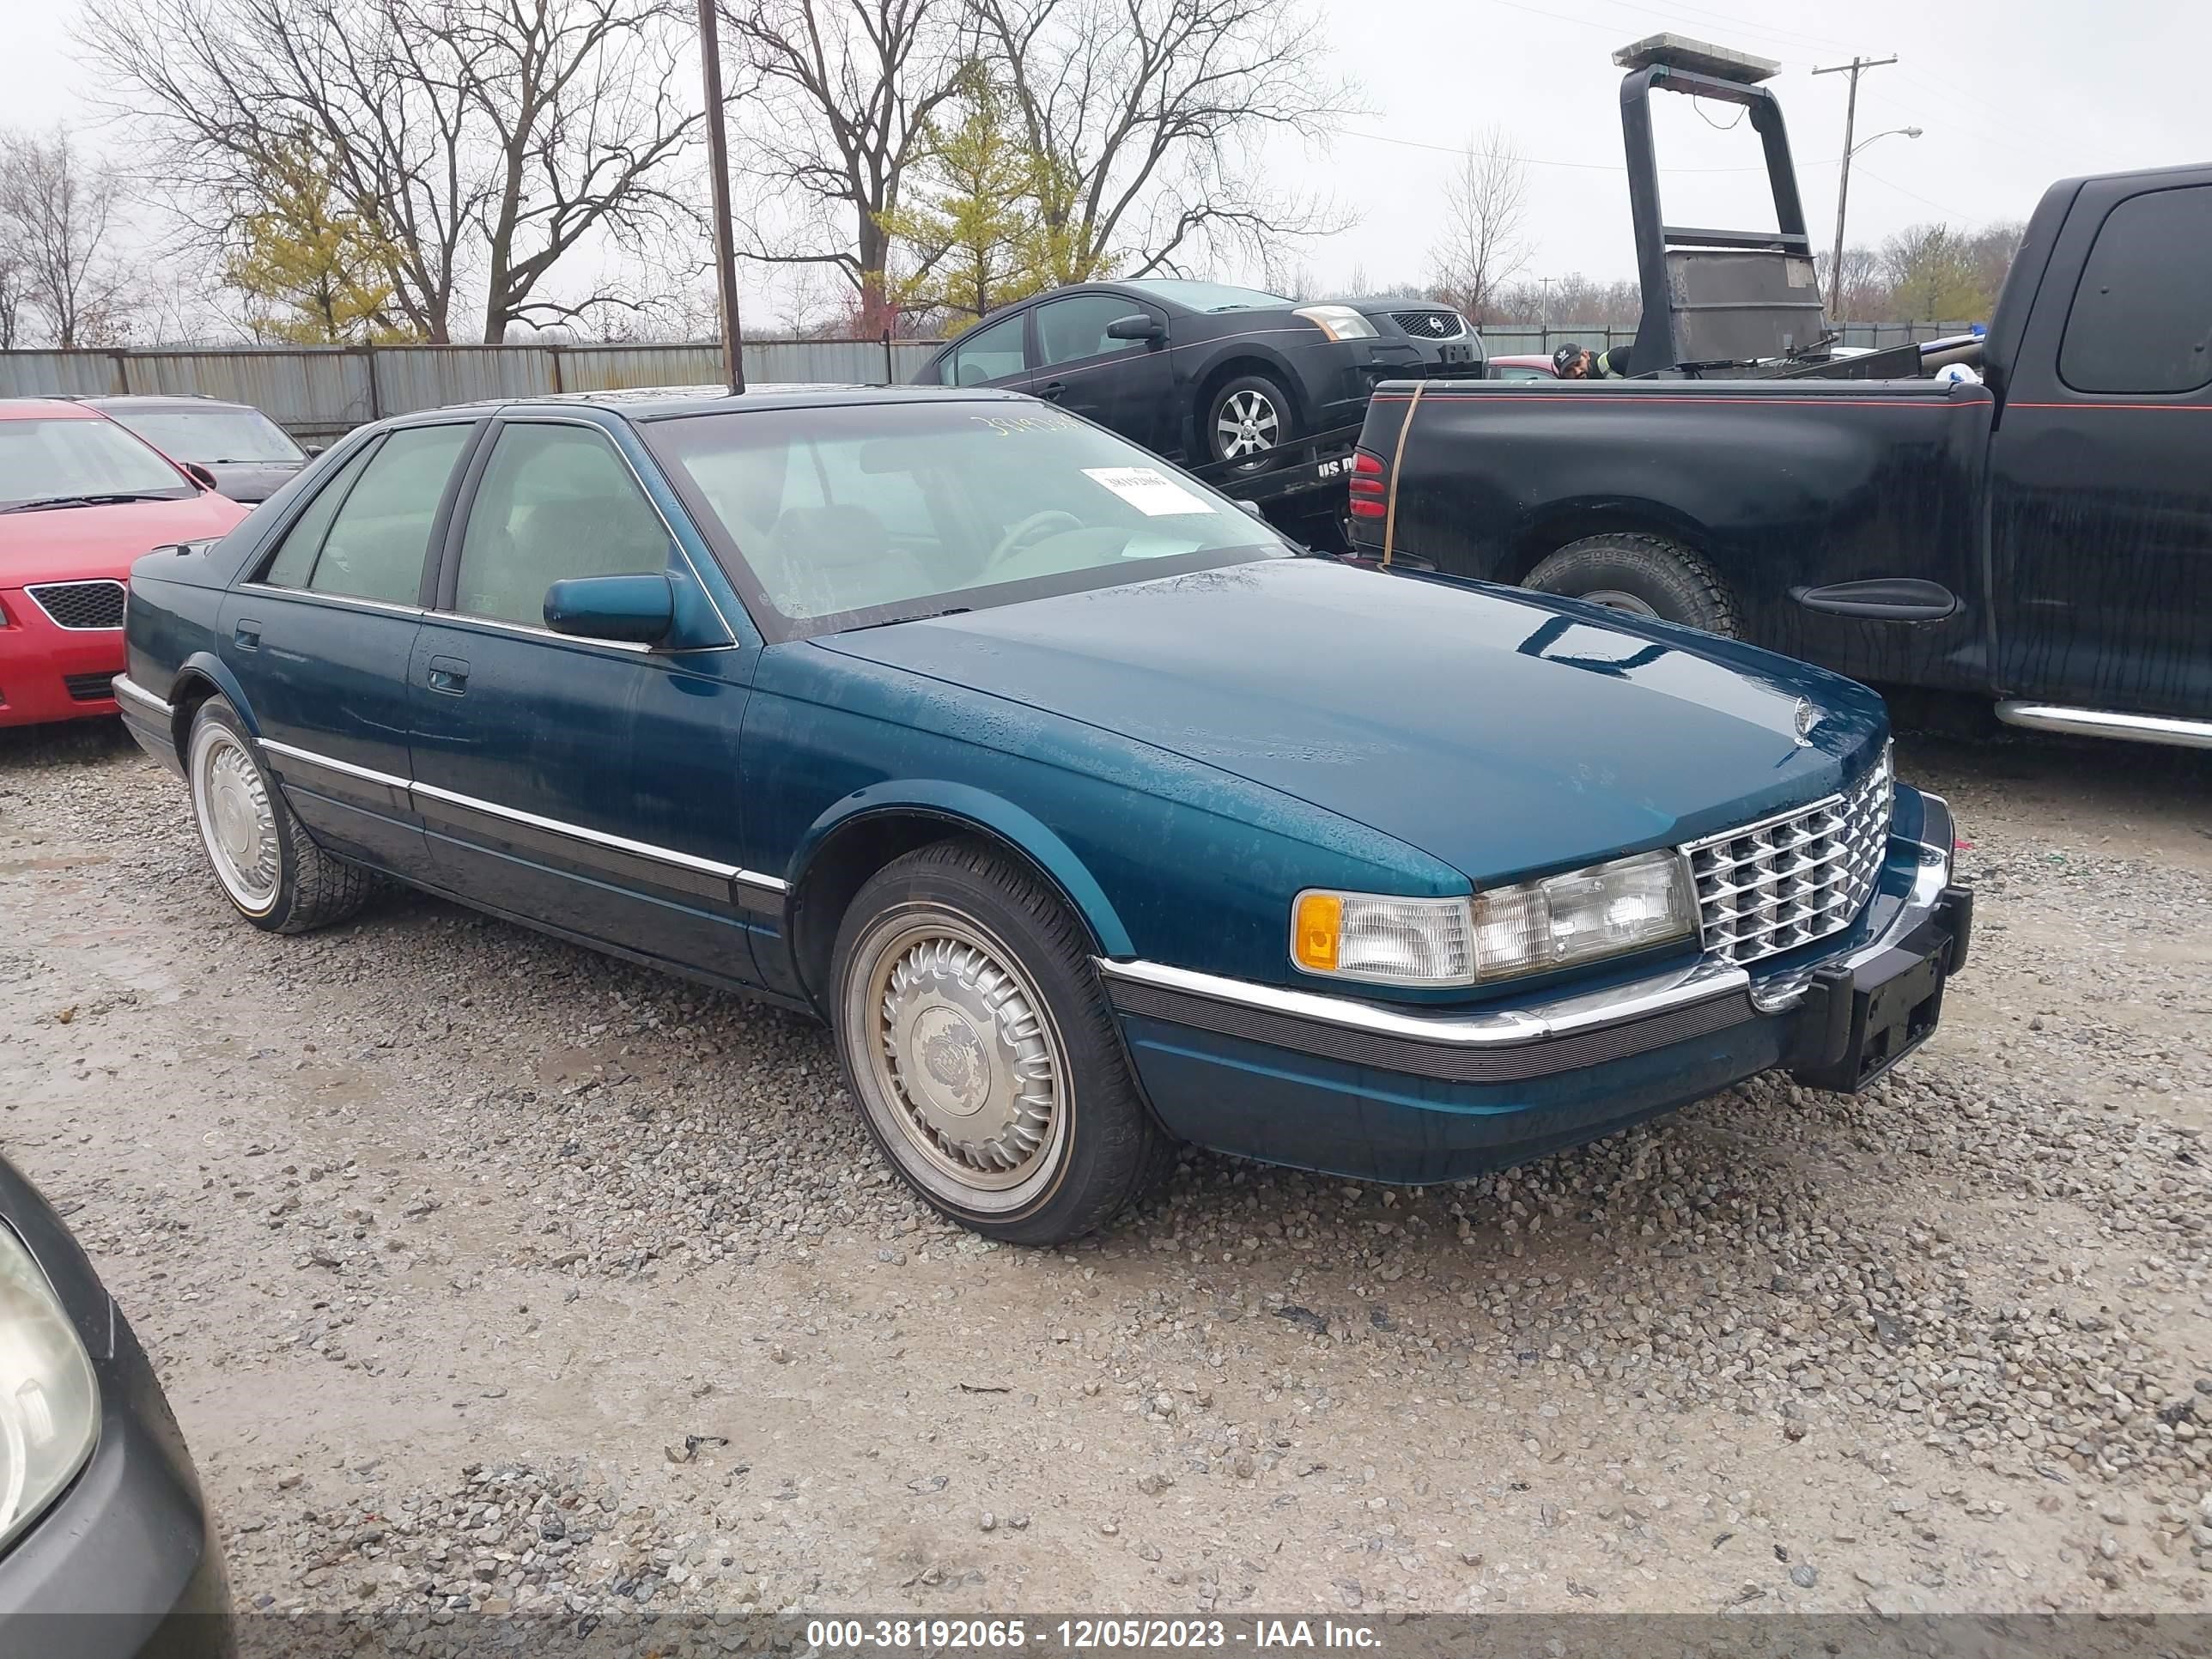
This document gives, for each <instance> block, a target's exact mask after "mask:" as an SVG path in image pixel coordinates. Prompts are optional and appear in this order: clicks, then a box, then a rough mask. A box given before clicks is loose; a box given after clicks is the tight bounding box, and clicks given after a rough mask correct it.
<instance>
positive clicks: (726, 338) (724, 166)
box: [699, 0, 745, 392]
mask: <svg viewBox="0 0 2212 1659" xmlns="http://www.w3.org/2000/svg"><path fill="white" fill-rule="evenodd" d="M714 5H715V0H699V68H700V73H701V75H702V77H703V78H704V80H705V82H706V88H707V160H708V166H709V167H712V168H714V286H715V289H716V291H717V293H718V294H719V295H720V310H721V313H722V379H723V380H724V381H725V382H726V384H727V385H728V386H729V388H730V390H731V391H732V392H743V391H744V389H745V348H744V333H743V331H741V330H740V329H739V328H738V254H737V249H736V248H735V247H734V246H732V240H731V235H730V137H729V131H728V126H727V124H726V121H725V120H724V118H723V112H722V40H721V32H720V29H719V27H717V26H716V21H715V17H714Z"/></svg>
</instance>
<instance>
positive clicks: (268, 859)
mask: <svg viewBox="0 0 2212 1659" xmlns="http://www.w3.org/2000/svg"><path fill="white" fill-rule="evenodd" d="M185 778H186V780H187V781H189V782H190V784H191V797H192V817H193V819H194V821H195V822H196V823H197V824H198V825H199V832H200V846H201V848H202V849H203V850H204V852H205V853H206V854H207V860H208V864H209V866H210V868H212V869H213V870H214V872H215V878H216V884H217V885H219V886H220V887H221V888H222V891H223V896H224V897H226V898H228V900H229V901H230V902H231V904H232V906H233V907H234V908H235V909H236V910H237V911H238V913H239V915H242V916H244V917H245V918H246V920H247V921H250V922H252V924H253V925H254V926H255V927H260V928H264V929H266V930H267V931H268V932H270V933H305V932H307V929H309V928H311V927H324V926H325V925H327V924H329V923H331V922H333V921H343V920H344V919H345V918H346V917H348V916H349V915H352V914H353V913H354V912H355V911H356V910H358V909H360V908H361V907H362V901H363V900H365V899H366V898H368V895H369V893H370V891H371V890H372V888H373V886H374V878H372V877H371V876H370V875H369V874H368V872H366V871H364V870H362V869H359V868H357V867H356V866H353V865H350V864H348V863H346V862H344V861H343V860H340V859H336V858H333V857H331V854H328V853H325V851H323V849H322V848H319V847H318V846H316V845H315V843H314V842H313V841H311V840H309V839H308V837H307V831H306V830H304V829H301V827H300V821H299V820H298V819H297V818H295V817H293V816H292V813H291V809H290V808H289V807H287V806H286V805H284V798H283V795H282V794H281V793H279V792H278V791H277V788H276V781H275V780H274V779H272V778H271V777H270V775H269V774H268V773H267V772H266V771H264V769H262V765H261V762H260V760H259V758H258V757H256V756H255V754H254V752H253V740H252V738H251V737H250V736H249V735H248V734H247V732H246V723H245V722H244V721H243V720H240V719H239V717H238V711H237V710H236V709H235V708H232V707H231V706H230V703H229V702H228V699H226V698H223V697H219V696H218V697H210V698H209V699H208V700H207V701H206V702H204V703H202V704H201V705H200V706H199V708H198V709H197V711H196V712H195V713H194V714H193V715H192V729H191V738H190V739H189V740H188V742H187V743H186V744H185Z"/></svg>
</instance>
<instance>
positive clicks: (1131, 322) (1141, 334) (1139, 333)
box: [1106, 312, 1168, 340]
mask: <svg viewBox="0 0 2212 1659" xmlns="http://www.w3.org/2000/svg"><path fill="white" fill-rule="evenodd" d="M1106 337H1107V338H1108V339H1109V340H1164V339H1166V338H1167V337H1168V331H1167V325H1166V324H1164V323H1163V322H1161V321H1160V319H1158V318H1157V317H1150V316H1146V314H1145V313H1142V312H1139V313H1136V314H1135V315H1133V316H1128V317H1116V318H1115V319H1114V320H1113V321H1112V322H1110V323H1109V324H1107V325H1106Z"/></svg>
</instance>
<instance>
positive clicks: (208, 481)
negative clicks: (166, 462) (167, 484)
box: [177, 461, 222, 490]
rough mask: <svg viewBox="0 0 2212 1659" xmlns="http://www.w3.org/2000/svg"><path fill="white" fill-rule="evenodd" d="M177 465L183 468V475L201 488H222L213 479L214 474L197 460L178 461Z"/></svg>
mask: <svg viewBox="0 0 2212 1659" xmlns="http://www.w3.org/2000/svg"><path fill="white" fill-rule="evenodd" d="M177 465H179V466H181V467H182V468H184V469H185V477H189V478H190V479H191V481H192V482H193V483H196V484H197V485H198V486H199V487H200V488H201V489H216V490H219V489H222V485H221V484H218V483H216V481H215V474H214V473H212V472H210V471H208V470H207V469H206V468H205V467H204V466H202V465H200V464H199V463H198V462H197V461H179V462H178V463H177Z"/></svg>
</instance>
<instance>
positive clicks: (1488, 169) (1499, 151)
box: [1429, 126, 1529, 323]
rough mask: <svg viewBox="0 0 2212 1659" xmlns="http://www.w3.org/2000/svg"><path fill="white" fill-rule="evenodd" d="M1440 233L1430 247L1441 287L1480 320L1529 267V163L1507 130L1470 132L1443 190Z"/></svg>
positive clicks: (1441, 293)
mask: <svg viewBox="0 0 2212 1659" xmlns="http://www.w3.org/2000/svg"><path fill="white" fill-rule="evenodd" d="M1442 216H1443V235H1442V237H1440V238H1439V239H1438V240H1437V244H1436V246H1434V247H1433V248H1431V250H1430V252H1429V257H1430V258H1431V260H1432V261H1433V262H1434V264H1435V266H1436V276H1437V295H1438V297H1439V298H1441V299H1445V300H1449V301H1451V303H1452V304H1453V305H1455V306H1456V307H1458V308H1459V309H1460V310H1461V311H1462V312H1464V313H1466V314H1467V315H1468V317H1469V318H1470V319H1473V320H1474V321H1475V322H1477V323H1486V322H1489V321H1492V319H1493V313H1494V311H1495V308H1496V307H1497V304H1498V299H1499V296H1500V293H1501V291H1502V290H1503V289H1504V286H1505V284H1506V283H1510V282H1511V281H1512V280H1513V278H1514V277H1516V276H1519V275H1520V274H1521V272H1522V270H1524V269H1526V268H1527V266H1528V254H1529V246H1528V237H1527V232H1528V163H1527V162H1526V161H1522V159H1521V152H1520V151H1519V150H1518V149H1516V148H1515V146H1514V143H1513V140H1512V138H1511V137H1510V135H1509V134H1508V133H1507V132H1506V131H1505V130H1504V128H1503V127H1497V126H1492V127H1490V128H1487V129H1486V130H1485V131H1483V132H1481V133H1480V134H1478V135H1476V136H1474V137H1470V138H1469V139H1468V141H1467V146H1466V148H1465V149H1462V151H1461V153H1460V157H1459V160H1458V161H1457V162H1456V163H1455V165H1454V167H1453V168H1452V173H1451V178H1450V179H1449V182H1448V183H1447V184H1446V185H1445V187H1444V198H1443V215H1442Z"/></svg>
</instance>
